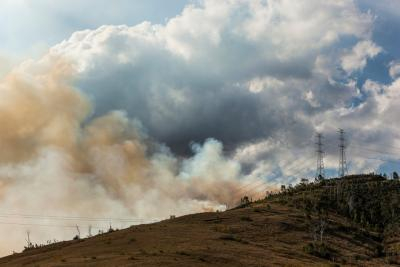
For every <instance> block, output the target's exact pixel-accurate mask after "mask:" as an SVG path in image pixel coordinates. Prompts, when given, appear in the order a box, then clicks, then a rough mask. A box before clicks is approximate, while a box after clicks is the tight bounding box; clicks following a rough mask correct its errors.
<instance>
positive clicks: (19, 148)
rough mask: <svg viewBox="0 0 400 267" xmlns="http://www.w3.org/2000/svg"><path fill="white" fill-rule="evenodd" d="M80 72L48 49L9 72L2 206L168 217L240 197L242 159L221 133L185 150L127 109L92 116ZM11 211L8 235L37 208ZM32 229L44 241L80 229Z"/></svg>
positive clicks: (0, 142)
mask: <svg viewBox="0 0 400 267" xmlns="http://www.w3.org/2000/svg"><path fill="white" fill-rule="evenodd" d="M30 64H33V66H35V68H33V69H30V68H29V66H28V65H30ZM31 67H32V66H31ZM31 71H32V72H31ZM74 75H75V72H74V70H73V69H72V68H71V67H70V65H69V64H68V63H67V62H66V61H64V60H61V59H58V58H50V57H48V58H45V59H43V60H42V61H40V62H35V63H32V62H30V63H29V62H27V63H26V66H25V67H24V66H22V67H21V69H17V70H14V71H13V72H12V73H11V74H9V75H8V76H6V77H5V78H4V79H3V80H2V81H1V83H0V95H1V100H0V123H1V125H2V131H1V132H0V147H1V148H2V149H1V153H0V162H1V164H0V199H1V203H0V211H2V212H7V213H14V214H20V213H22V214H39V215H46V214H48V215H51V216H66V215H67V216H68V217H71V216H72V217H74V216H75V217H86V218H87V217H95V218H97V217H100V218H104V217H106V218H141V219H163V218H167V217H168V216H169V215H171V214H176V215H183V214H187V213H191V212H200V211H207V210H215V209H222V208H224V207H225V205H230V206H231V205H234V204H235V203H236V199H235V198H233V197H232V195H231V193H232V192H234V191H235V190H237V189H238V187H239V186H241V184H242V182H245V181H246V178H245V177H243V175H242V174H241V166H240V164H239V163H238V162H236V161H235V160H233V159H229V158H227V157H226V156H224V155H223V146H222V144H221V143H220V142H219V141H216V140H213V139H208V140H205V142H204V143H203V144H193V145H192V149H193V157H189V158H185V159H180V158H177V157H176V156H174V155H173V154H172V153H171V152H170V150H169V149H168V148H167V147H165V146H164V145H162V144H160V143H158V142H157V141H155V140H153V139H151V138H149V137H148V136H147V135H146V133H145V129H143V127H142V125H141V123H140V122H139V121H137V120H132V119H129V118H128V117H127V116H126V114H125V112H123V111H110V112H108V113H106V114H104V115H102V116H96V117H94V118H89V115H90V114H91V105H90V103H89V101H88V99H87V97H86V96H85V95H84V94H82V93H81V92H80V91H78V90H77V89H76V88H73V87H72V86H71V77H72V76H74ZM44 210H45V211H46V212H45V214H44V212H43V211H44ZM0 214H1V212H0ZM5 220H6V222H4V221H3V223H6V224H7V223H10V225H11V226H7V227H2V228H0V233H1V234H2V235H6V233H7V232H8V231H10V229H12V227H15V223H16V222H17V223H20V224H21V223H22V224H24V223H28V224H29V223H32V220H34V218H30V219H26V218H25V219H24V218H20V217H15V216H14V217H10V216H5ZM27 220H28V221H27ZM33 223H35V221H34V222H33ZM36 223H37V222H36ZM75 223H77V224H80V225H81V226H82V224H83V225H85V224H86V223H88V222H85V221H84V220H83V221H82V219H79V218H78V219H76V220H75ZM89 223H90V222H89ZM125 223H126V222H125ZM132 223H134V222H131V224H132ZM53 224H54V223H53ZM98 224H100V226H99V225H98ZM124 225H125V226H126V224H124ZM96 227H103V228H105V227H106V225H105V224H104V222H103V223H101V222H97V226H96ZM30 229H31V230H32V233H33V234H34V236H35V237H36V238H35V242H40V243H44V242H46V240H50V239H53V238H57V239H60V238H62V239H69V238H71V235H72V234H71V232H70V231H59V230H55V231H53V230H49V229H42V228H40V227H35V226H32V227H30ZM56 229H57V228H56ZM14 230H15V229H14ZM15 231H17V230H15ZM20 234H23V231H21V233H19V234H18V235H15V236H13V237H12V238H10V239H9V242H8V243H7V246H2V247H1V246H0V253H2V254H5V253H9V252H11V251H10V250H11V249H15V250H19V249H21V248H22V245H23V240H24V239H23V238H21V236H20ZM17 237H18V239H17Z"/></svg>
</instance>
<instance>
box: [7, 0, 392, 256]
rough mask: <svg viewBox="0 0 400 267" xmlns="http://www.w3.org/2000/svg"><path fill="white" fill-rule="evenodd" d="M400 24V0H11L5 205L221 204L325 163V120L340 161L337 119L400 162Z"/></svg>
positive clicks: (362, 158)
mask: <svg viewBox="0 0 400 267" xmlns="http://www.w3.org/2000/svg"><path fill="white" fill-rule="evenodd" d="M399 36H400V2H399V1H396V0H383V1H372V0H354V1H352V0H332V1H320V0H304V1H292V0H279V1H278V0H218V1H217V0H204V1H202V0H199V1H183V0H170V1H156V0H151V1H150V0H149V1H128V0H119V1H106V0H104V1H103V0H100V1H98V0H96V1H94V0H88V1H77V0H73V1H50V0H12V1H11V0H5V1H1V2H0V40H2V42H1V43H0V77H2V81H1V83H0V125H2V129H1V130H0V150H1V151H2V152H1V153H0V179H1V180H0V182H1V183H0V197H1V198H2V201H1V202H0V203H2V204H1V207H0V209H1V211H8V212H9V211H10V210H11V211H18V212H20V213H23V214H26V213H27V211H30V212H31V213H32V212H33V213H34V214H35V213H36V214H41V210H42V209H43V207H46V208H47V209H48V210H49V212H51V213H49V214H52V215H54V214H55V213H57V214H61V215H63V216H65V214H71V213H73V214H74V215H75V216H86V217H87V216H88V215H87V213H88V211H87V210H91V211H92V212H93V214H92V215H93V216H125V217H135V218H146V219H152V218H160V217H166V216H168V215H170V214H173V213H175V214H183V213H189V212H194V211H202V210H207V209H210V208H218V207H220V206H221V205H225V204H229V205H230V204H233V203H234V202H235V200H234V199H233V198H238V197H239V196H240V195H242V194H254V193H262V192H264V191H265V190H267V189H268V190H269V189H273V188H274V187H278V186H279V185H280V184H287V183H296V182H297V181H298V180H299V178H300V177H313V176H314V175H315V169H316V166H315V165H316V157H315V153H314V150H315V148H314V142H315V133H316V132H321V133H322V134H323V135H324V149H325V152H326V153H325V167H326V172H327V175H328V176H335V175H337V169H338V154H339V151H338V134H337V130H338V129H339V128H343V129H344V130H345V132H346V138H347V143H346V145H347V162H348V169H349V173H359V172H387V173H390V172H392V171H394V170H397V171H399V170H400V169H398V168H397V167H398V164H400V161H399V154H400V127H399V124H398V122H399V119H398V114H399V113H400V106H399V105H398V103H399V101H400V51H399V49H398V47H400V37H399ZM398 98H399V99H398ZM54 177H57V178H54ZM249 182H254V183H259V184H258V185H259V186H258V187H251V186H250V187H246V186H248V184H249ZM256 185H257V184H256ZM65 188H68V190H69V191H68V190H67V191H68V192H74V194H73V195H74V198H71V194H70V193H68V192H65ZM221 188H223V190H221ZM243 188H246V190H243ZM31 190H33V191H34V194H31V193H28V192H31ZM21 192H23V193H21ZM24 192H25V193H24ZM77 192H78V193H77ZM32 195H33V196H32ZM48 199H51V200H53V202H50V203H52V205H50V206H49V201H48ZM82 203H85V204H84V205H82ZM131 203H135V204H134V205H133V206H132V205H131ZM160 203H163V204H162V205H161V206H160ZM143 206H146V209H143ZM100 207H101V208H100ZM95 211H96V212H95ZM9 213H10V212H9ZM0 215H1V214H0ZM11 219H13V218H11ZM26 224H29V223H26ZM10 225H11V226H12V224H10ZM11 226H10V227H11ZM7 230H10V229H8V228H7V229H2V231H7ZM36 233H41V235H39V234H37V236H38V237H37V238H38V239H40V240H43V239H44V238H47V236H46V233H48V231H47V232H40V231H39V230H37V232H36ZM22 234H23V233H22ZM52 234H54V233H52ZM69 235H71V233H65V235H63V236H61V237H59V238H67V237H68V236H69ZM18 238H20V239H19V240H23V237H18ZM17 245H20V244H19V243H18V242H17V241H16V242H15V246H17ZM0 250H1V251H2V253H5V252H4V251H5V250H2V248H0Z"/></svg>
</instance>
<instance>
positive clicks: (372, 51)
mask: <svg viewBox="0 0 400 267" xmlns="http://www.w3.org/2000/svg"><path fill="white" fill-rule="evenodd" d="M380 52H382V48H381V47H379V46H377V45H376V44H375V43H373V42H371V41H370V40H364V41H360V42H358V43H357V44H356V45H355V46H354V47H353V48H352V50H351V51H350V52H348V53H346V54H344V55H343V56H342V58H341V60H342V68H343V69H344V70H345V71H346V72H347V73H352V72H354V71H358V70H362V69H363V68H364V67H365V66H366V65H367V60H368V59H371V58H373V57H375V56H376V55H378V54H379V53H380Z"/></svg>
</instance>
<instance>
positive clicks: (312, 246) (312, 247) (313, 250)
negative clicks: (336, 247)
mask: <svg viewBox="0 0 400 267" xmlns="http://www.w3.org/2000/svg"><path fill="white" fill-rule="evenodd" d="M303 250H304V252H305V253H307V254H310V255H314V256H317V257H319V258H323V259H330V258H331V257H332V249H330V248H329V247H328V246H327V245H326V244H325V243H308V244H307V245H306V246H304V247H303Z"/></svg>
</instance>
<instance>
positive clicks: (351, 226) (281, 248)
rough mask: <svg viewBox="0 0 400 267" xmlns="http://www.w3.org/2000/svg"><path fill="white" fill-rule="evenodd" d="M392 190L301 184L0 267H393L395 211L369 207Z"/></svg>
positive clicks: (360, 180) (359, 181)
mask: <svg viewBox="0 0 400 267" xmlns="http://www.w3.org/2000/svg"><path fill="white" fill-rule="evenodd" d="M395 184H397V181H392V180H390V181H388V180H385V179H384V178H383V177H380V176H355V177H349V178H344V179H334V180H329V181H324V182H321V183H317V184H308V185H305V184H302V185H299V186H296V187H295V188H291V189H288V190H286V191H285V192H282V193H280V194H277V195H272V196H269V197H268V198H266V199H265V200H260V201H257V202H255V203H248V204H244V205H242V206H240V207H238V208H235V209H232V210H228V211H225V212H214V213H213V212H209V213H200V214H193V215H187V216H182V217H179V218H175V219H171V220H165V221H162V222H159V223H154V224H148V225H139V226H132V227H130V228H128V229H124V230H119V231H114V232H111V233H106V234H102V235H98V236H95V237H92V238H87V239H81V240H72V241H66V242H60V243H57V244H52V245H48V246H44V247H41V248H36V249H29V250H27V251H25V252H23V253H18V254H14V255H11V256H8V257H4V258H2V259H0V265H1V266H210V265H213V266H335V265H336V266H339V265H340V266H343V265H356V266H386V265H387V266H389V264H390V263H396V256H395V254H396V249H397V244H398V243H397V242H398V241H397V235H396V234H397V230H396V229H397V228H396V227H395V226H393V225H395V224H394V222H395V219H394V217H395V211H393V214H388V215H386V214H383V212H386V211H385V209H383V208H382V207H383V206H382V207H381V206H379V207H377V206H376V207H373V205H372V204H373V203H375V204H374V205H378V202H382V201H383V202H384V201H386V200H387V201H390V203H392V204H393V203H397V202H396V201H397V200H395V199H397V198H396V197H397V193H396V192H397V190H398V187H395V186H394V185H395ZM338 188H340V189H339V190H338ZM392 189H393V190H392ZM374 192H376V194H374ZM379 194H381V197H379V198H376V196H379ZM395 196H396V197H395ZM382 199H386V200H382ZM334 203H336V204H334ZM346 203H347V204H346ZM384 204H385V203H384ZM326 205H329V206H326ZM346 205H347V206H346ZM379 205H380V204H379ZM385 205H386V204H385ZM345 206H346V207H347V208H346V207H345ZM389 206H390V205H389ZM392 206H393V207H392V208H390V209H394V210H395V209H396V208H397V206H396V207H395V204H393V205H392ZM349 207H350V208H349ZM366 211H369V213H368V214H367V212H366ZM373 212H375V213H376V214H373V215H371V214H372V213H373ZM377 212H379V214H378V213H377ZM353 214H357V215H353ZM370 215H371V216H372V217H371V216H370ZM374 216H381V218H383V219H384V221H383V222H379V220H378V219H376V218H375V217H374ZM390 216H392V217H393V218H391V219H388V218H389V217H390ZM322 225H323V227H322V228H321V226H322ZM321 229H322V232H323V234H322V235H321V233H320V232H321V231H320V230H321ZM321 239H322V240H321Z"/></svg>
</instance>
